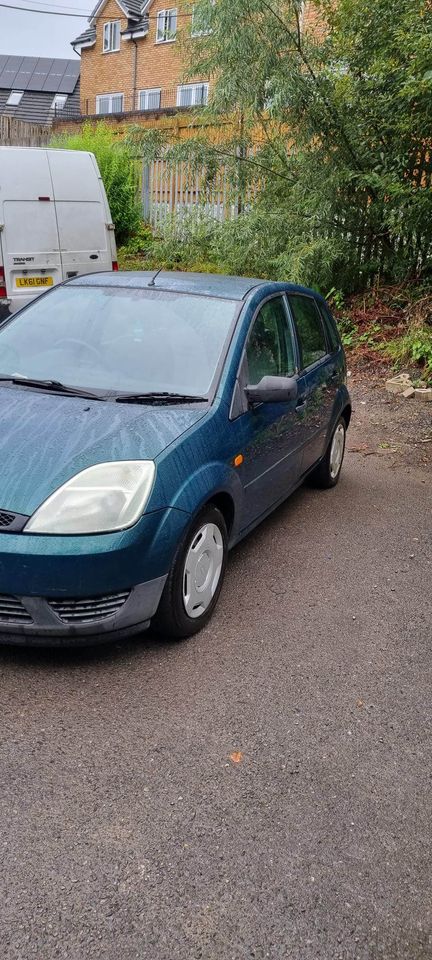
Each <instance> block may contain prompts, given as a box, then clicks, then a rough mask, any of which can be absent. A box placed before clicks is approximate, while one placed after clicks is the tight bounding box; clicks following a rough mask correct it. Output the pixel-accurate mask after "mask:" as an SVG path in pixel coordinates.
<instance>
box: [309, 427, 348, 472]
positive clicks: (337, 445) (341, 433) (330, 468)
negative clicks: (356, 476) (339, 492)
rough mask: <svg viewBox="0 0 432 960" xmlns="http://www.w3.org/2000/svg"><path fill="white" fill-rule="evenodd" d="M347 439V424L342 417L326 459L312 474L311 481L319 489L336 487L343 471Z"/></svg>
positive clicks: (333, 435)
mask: <svg viewBox="0 0 432 960" xmlns="http://www.w3.org/2000/svg"><path fill="white" fill-rule="evenodd" d="M345 439H346V423H345V420H344V418H343V417H341V418H340V420H338V422H337V424H336V426H335V429H334V431H333V434H332V437H331V440H330V443H329V445H328V447H327V453H326V455H325V457H324V459H323V460H321V463H320V464H318V466H317V468H316V470H314V471H313V473H312V474H311V480H312V481H313V483H314V484H315V485H316V486H317V487H321V489H324V490H325V489H329V488H330V487H335V486H336V484H337V482H338V480H339V477H340V473H341V470H342V463H343V458H344V453H345Z"/></svg>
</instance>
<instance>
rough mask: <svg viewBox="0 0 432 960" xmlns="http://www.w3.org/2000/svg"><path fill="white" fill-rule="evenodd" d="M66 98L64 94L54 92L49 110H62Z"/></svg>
mask: <svg viewBox="0 0 432 960" xmlns="http://www.w3.org/2000/svg"><path fill="white" fill-rule="evenodd" d="M66 100H67V95H66V94H64V93H56V95H55V97H54V100H53V102H52V104H51V110H63V107H64V105H65V103H66Z"/></svg>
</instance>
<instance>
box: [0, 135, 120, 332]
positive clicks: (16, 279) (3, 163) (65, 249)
mask: <svg viewBox="0 0 432 960" xmlns="http://www.w3.org/2000/svg"><path fill="white" fill-rule="evenodd" d="M100 270H117V254H116V245H115V236H114V225H113V223H112V222H111V214H110V209H109V206H108V200H107V197H106V193H105V189H104V186H103V183H102V179H101V175H100V173H99V168H98V165H97V163H96V160H95V158H94V156H93V154H92V153H84V152H81V151H77V150H44V149H39V148H32V147H0V320H2V319H3V318H4V317H5V316H8V314H9V313H14V312H15V310H19V308H20V307H23V306H25V304H26V303H28V302H29V300H32V299H33V298H34V297H37V296H38V294H40V293H42V292H43V291H44V290H46V289H48V288H49V287H52V286H53V285H54V284H55V283H60V282H61V281H62V280H67V279H68V278H69V277H76V276H77V275H79V274H83V273H96V272H97V271H100Z"/></svg>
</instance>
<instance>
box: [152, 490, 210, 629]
mask: <svg viewBox="0 0 432 960" xmlns="http://www.w3.org/2000/svg"><path fill="white" fill-rule="evenodd" d="M227 553H228V533H227V528H226V523H225V520H224V518H223V516H222V514H221V512H220V510H218V508H217V507H215V506H213V504H209V505H208V506H206V507H204V509H203V510H202V511H201V512H200V513H199V514H198V516H197V517H196V518H195V520H194V521H193V523H192V525H191V526H190V527H189V529H188V531H187V532H186V534H185V536H184V537H183V540H182V541H181V542H180V544H179V546H178V548H177V551H176V555H175V557H174V561H173V564H172V567H171V570H170V573H169V574H168V579H167V581H166V584H165V587H164V591H163V594H162V597H161V601H160V604H159V609H158V611H157V614H156V616H155V618H154V620H153V624H152V625H153V627H154V628H155V630H156V631H157V632H158V633H161V634H162V635H163V636H165V637H168V638H169V637H171V638H173V639H178V640H180V639H182V638H183V637H189V636H191V635H192V634H193V633H197V632H198V630H201V629H202V627H204V626H205V625H206V623H207V622H208V621H209V620H210V617H211V615H212V613H213V610H214V608H215V606H216V603H217V601H218V597H219V594H220V591H221V589H222V582H223V578H224V574H225V567H226V561H227Z"/></svg>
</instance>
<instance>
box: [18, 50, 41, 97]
mask: <svg viewBox="0 0 432 960" xmlns="http://www.w3.org/2000/svg"><path fill="white" fill-rule="evenodd" d="M36 64H37V57H23V59H22V64H21V67H20V68H19V70H18V72H17V73H16V75H15V79H14V89H15V90H27V87H28V85H29V82H30V80H31V77H32V74H33V71H34V68H35V66H36Z"/></svg>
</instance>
